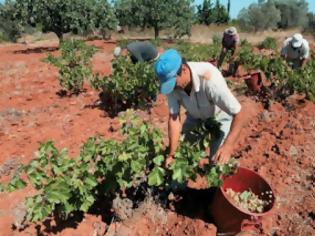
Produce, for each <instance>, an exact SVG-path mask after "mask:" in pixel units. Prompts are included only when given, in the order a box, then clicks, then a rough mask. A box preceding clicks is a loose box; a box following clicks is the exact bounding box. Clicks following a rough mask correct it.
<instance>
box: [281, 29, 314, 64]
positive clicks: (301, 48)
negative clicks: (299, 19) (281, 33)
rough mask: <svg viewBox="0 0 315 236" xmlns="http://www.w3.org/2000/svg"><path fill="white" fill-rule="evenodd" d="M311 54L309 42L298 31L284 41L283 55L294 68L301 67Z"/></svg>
mask: <svg viewBox="0 0 315 236" xmlns="http://www.w3.org/2000/svg"><path fill="white" fill-rule="evenodd" d="M309 55H310V47H309V44H308V42H307V40H306V39H304V38H303V36H302V35H301V34H299V33H296V34H294V35H293V36H292V37H289V38H287V39H286V40H285V41H284V43H283V47H282V49H281V56H282V57H283V58H284V59H285V60H286V62H287V63H288V65H289V66H291V68H292V69H297V68H301V67H302V66H303V65H304V64H305V63H306V62H307V59H308V58H309Z"/></svg>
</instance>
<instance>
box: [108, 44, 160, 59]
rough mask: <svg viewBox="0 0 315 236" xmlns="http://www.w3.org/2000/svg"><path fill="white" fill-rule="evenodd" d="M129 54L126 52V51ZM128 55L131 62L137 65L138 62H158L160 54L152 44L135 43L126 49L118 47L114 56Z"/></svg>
mask: <svg viewBox="0 0 315 236" xmlns="http://www.w3.org/2000/svg"><path fill="white" fill-rule="evenodd" d="M125 50H126V51H127V52H124V51H125ZM126 53H128V54H129V56H130V59H131V61H132V62H133V63H134V64H135V63H137V62H144V61H145V62H152V61H154V60H156V59H157V58H158V56H159V53H158V51H157V49H156V48H155V46H154V45H153V44H152V43H150V42H146V41H144V42H142V41H134V42H131V43H129V44H128V45H127V47H126V48H123V49H122V48H120V47H116V48H115V50H114V56H115V57H118V56H120V55H121V54H126Z"/></svg>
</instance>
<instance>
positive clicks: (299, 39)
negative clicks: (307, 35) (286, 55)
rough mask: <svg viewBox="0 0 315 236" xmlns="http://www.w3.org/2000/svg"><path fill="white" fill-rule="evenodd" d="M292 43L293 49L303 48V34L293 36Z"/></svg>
mask: <svg viewBox="0 0 315 236" xmlns="http://www.w3.org/2000/svg"><path fill="white" fill-rule="evenodd" d="M291 43H292V47H294V48H299V47H301V46H302V43H303V36H302V35H301V34H294V35H293V36H292V40H291Z"/></svg>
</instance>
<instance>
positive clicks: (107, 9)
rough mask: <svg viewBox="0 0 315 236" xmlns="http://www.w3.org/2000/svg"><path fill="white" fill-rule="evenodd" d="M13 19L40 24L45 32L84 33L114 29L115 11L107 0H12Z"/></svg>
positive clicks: (59, 36)
mask: <svg viewBox="0 0 315 236" xmlns="http://www.w3.org/2000/svg"><path fill="white" fill-rule="evenodd" d="M7 2H10V4H14V8H15V11H14V13H13V18H14V20H16V21H18V22H19V25H20V26H26V25H31V26H36V25H40V26H41V28H42V31H43V32H54V33H55V34H56V35H57V36H58V38H59V39H60V40H62V39H63V34H64V33H69V32H72V33H74V34H85V33H90V32H95V31H104V30H113V29H115V27H116V18H115V15H114V11H113V9H112V8H111V6H110V4H109V3H108V2H107V0H50V1H45V0H11V1H7Z"/></svg>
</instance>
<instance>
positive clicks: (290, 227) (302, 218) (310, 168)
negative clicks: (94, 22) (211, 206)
mask: <svg viewBox="0 0 315 236" xmlns="http://www.w3.org/2000/svg"><path fill="white" fill-rule="evenodd" d="M90 43H92V44H94V45H96V46H98V47H99V48H100V50H99V52H98V53H97V54H96V55H95V56H94V58H93V66H94V70H95V72H99V73H102V74H104V73H109V72H110V67H111V65H110V60H111V58H112V51H113V49H114V47H115V44H114V43H109V42H107V43H104V42H102V41H93V42H90ZM53 53H55V52H53ZM46 54H47V50H46V49H45V48H44V49H42V50H35V49H32V48H30V47H27V46H25V45H11V46H1V47H0V91H1V94H0V150H1V158H0V181H7V180H8V179H9V177H10V175H12V174H13V172H14V169H15V167H16V165H17V163H18V162H20V163H28V162H29V161H30V160H31V159H32V157H33V153H34V151H36V149H37V148H38V145H39V143H40V142H44V141H47V140H53V141H54V142H55V144H56V146H57V147H58V148H68V150H69V153H70V155H72V156H75V155H77V154H78V152H79V147H80V146H81V144H82V143H83V142H85V141H86V140H87V138H88V137H90V136H95V135H97V134H101V135H103V136H105V137H113V138H117V137H118V130H117V119H115V118H110V117H109V116H108V115H107V114H106V112H104V111H103V110H100V109H98V108H91V106H89V105H93V104H94V103H95V102H96V101H97V100H98V92H96V91H93V90H91V89H90V88H89V87H86V89H87V91H86V92H84V93H82V94H80V95H79V96H73V97H63V98H60V97H59V96H58V95H57V94H56V92H57V91H58V90H59V89H60V88H59V84H58V80H57V76H58V73H57V71H56V69H54V68H53V67H51V66H49V65H47V64H46V63H44V62H41V59H42V58H44V57H46ZM239 98H240V100H242V104H243V107H244V108H246V110H248V112H247V114H248V117H249V120H250V122H249V123H248V125H247V126H246V127H245V128H244V129H243V131H242V134H241V137H240V141H239V144H238V146H237V148H236V150H235V155H236V156H237V157H239V159H240V162H241V165H242V166H244V167H248V168H250V169H252V170H255V171H257V172H258V173H259V174H261V175H262V176H263V177H265V179H266V180H267V181H268V182H269V183H270V185H271V186H272V188H273V190H274V192H275V194H276V196H277V206H276V211H275V212H274V213H273V214H272V215H271V216H270V217H268V218H266V219H265V220H264V222H263V230H264V231H263V234H264V235H303V236H304V235H315V221H314V219H315V204H314V202H315V201H314V200H315V193H314V190H315V164H314V158H315V118H314V114H315V105H314V104H313V103H311V102H308V101H305V100H304V99H301V98H300V97H297V96H292V97H291V98H290V99H289V100H288V101H287V103H286V105H282V104H279V103H274V104H272V105H271V107H270V109H269V110H264V109H263V106H262V105H261V104H260V103H257V102H254V101H252V100H251V99H249V98H246V97H243V96H240V97H239ZM141 115H142V116H143V117H145V118H146V119H149V120H151V121H152V122H154V123H155V124H157V126H158V127H160V128H162V129H163V130H164V131H166V128H167V105H166V101H165V98H164V97H162V96H159V97H158V100H157V102H156V104H155V106H154V107H153V108H152V109H151V113H150V114H149V113H148V112H144V111H141ZM111 127H112V128H114V132H112V131H110V130H111ZM12 160H16V162H15V161H12ZM32 194H34V191H33V190H31V188H29V187H28V188H26V189H24V190H20V191H16V192H13V193H10V194H8V193H0V236H2V235H3V236H7V235H38V234H39V230H41V231H42V234H43V235H104V232H105V231H107V234H106V235H215V234H216V228H215V227H214V226H213V225H211V224H209V223H206V222H204V221H203V220H200V219H192V218H189V217H187V216H182V215H178V214H176V213H174V212H170V211H169V210H167V211H165V212H164V216H165V217H167V219H168V221H167V222H166V223H165V224H163V223H162V222H161V221H157V220H154V219H153V218H154V217H153V218H152V215H150V214H148V212H150V211H138V213H136V214H134V216H133V217H131V218H130V219H128V220H125V221H123V222H120V223H112V224H110V225H106V224H105V223H104V222H102V220H101V217H100V216H95V215H89V214H86V215H85V216H84V217H83V220H81V221H79V222H78V224H77V225H76V226H72V225H64V226H60V225H56V227H55V230H49V229H51V228H54V225H53V224H52V225H51V226H50V227H47V226H45V225H40V226H39V227H36V226H35V225H31V226H30V227H27V228H26V229H24V230H21V231H18V230H14V229H12V224H13V223H16V224H17V225H18V222H19V217H20V216H21V215H23V208H21V206H20V205H21V202H22V201H23V199H24V198H25V196H29V195H32ZM152 211H153V212H158V210H156V209H155V211H154V210H152ZM117 229H119V230H118V231H117ZM115 232H116V233H118V234H115Z"/></svg>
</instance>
